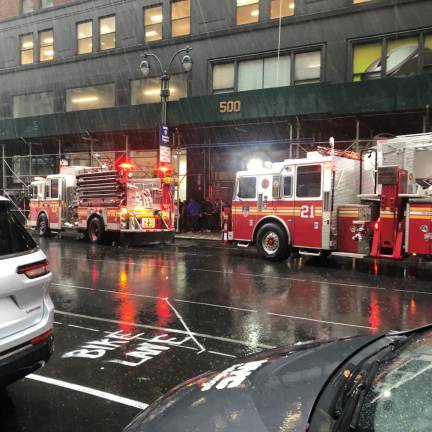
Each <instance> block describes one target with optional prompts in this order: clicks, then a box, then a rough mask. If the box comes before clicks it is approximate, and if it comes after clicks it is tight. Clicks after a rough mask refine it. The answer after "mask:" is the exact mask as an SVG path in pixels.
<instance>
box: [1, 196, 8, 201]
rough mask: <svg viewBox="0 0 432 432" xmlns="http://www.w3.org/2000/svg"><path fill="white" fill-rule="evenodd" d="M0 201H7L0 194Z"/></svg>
mask: <svg viewBox="0 0 432 432" xmlns="http://www.w3.org/2000/svg"><path fill="white" fill-rule="evenodd" d="M0 201H9V200H8V199H7V198H5V197H3V196H1V195H0Z"/></svg>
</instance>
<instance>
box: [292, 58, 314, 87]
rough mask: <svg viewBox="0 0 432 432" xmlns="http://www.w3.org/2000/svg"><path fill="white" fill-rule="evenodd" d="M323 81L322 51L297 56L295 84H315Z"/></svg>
mask: <svg viewBox="0 0 432 432" xmlns="http://www.w3.org/2000/svg"><path fill="white" fill-rule="evenodd" d="M320 80H321V51H312V52H305V53H300V54H296V55H295V72H294V83H295V84H303V83H313V82H320Z"/></svg>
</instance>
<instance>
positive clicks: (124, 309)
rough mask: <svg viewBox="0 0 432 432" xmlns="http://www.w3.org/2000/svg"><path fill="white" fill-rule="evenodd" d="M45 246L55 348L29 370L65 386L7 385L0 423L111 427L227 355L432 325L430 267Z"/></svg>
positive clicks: (188, 250) (193, 245) (198, 249)
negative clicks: (101, 394) (96, 393)
mask: <svg viewBox="0 0 432 432" xmlns="http://www.w3.org/2000/svg"><path fill="white" fill-rule="evenodd" d="M41 247H42V248H43V249H44V250H45V252H46V253H47V255H48V259H49V262H50V266H51V269H52V271H53V274H54V279H53V286H52V297H53V300H54V303H55V305H56V318H55V319H56V324H55V334H56V351H55V354H54V356H53V358H52V360H51V361H50V363H49V364H48V365H47V366H46V367H45V368H44V369H42V370H41V371H38V372H37V376H39V377H42V378H43V379H45V381H46V378H49V379H53V380H57V381H61V383H66V385H64V384H61V383H60V384H59V383H57V382H56V383H54V384H52V383H47V382H43V381H42V382H41V381H40V380H38V381H36V380H35V379H25V380H23V381H22V382H20V383H17V384H14V385H13V386H11V387H10V388H9V389H8V390H7V392H4V393H3V394H2V395H1V396H0V399H1V407H2V408H1V413H0V414H1V416H0V430H2V431H3V430H5V431H8V432H9V431H12V432H13V431H24V430H31V431H56V432H58V431H72V430H73V431H87V430H92V429H93V428H95V427H99V428H102V429H103V430H104V431H111V430H112V431H118V430H121V429H122V427H123V426H125V425H126V424H127V422H128V421H129V420H130V419H131V417H133V415H134V414H136V413H137V412H138V409H137V406H141V405H140V404H143V405H145V404H149V403H151V402H153V401H154V400H155V399H157V398H158V397H159V396H161V395H162V394H163V393H164V392H166V391H167V390H168V389H169V388H171V387H173V386H174V385H176V384H178V383H180V382H181V381H183V380H185V379H188V378H190V377H192V376H194V375H197V374H199V373H203V372H205V371H207V370H209V369H214V368H219V367H223V366H225V365H227V364H229V363H230V362H232V361H233V359H234V358H235V357H239V356H243V355H247V354H250V353H254V352H257V351H260V350H262V349H265V348H269V347H273V346H280V345H288V344H293V343H297V342H303V341H309V340H314V339H327V338H335V337H336V338H338V337H347V336H353V335H360V334H369V333H377V332H383V331H391V330H396V331H397V330H402V329H408V328H413V327H417V326H421V325H424V324H427V323H428V322H430V321H432V308H431V306H432V284H431V280H432V264H428V263H420V264H419V263H417V262H411V261H408V262H387V261H374V260H369V261H361V262H356V261H353V260H341V259H330V260H328V261H327V262H323V261H320V260H317V259H296V260H289V261H287V262H284V263H268V262H264V261H262V260H261V259H259V258H258V257H257V256H256V253H255V251H254V250H253V249H250V250H238V249H234V248H230V247H224V246H222V245H220V244H219V243H216V242H198V241H189V240H179V241H178V242H177V243H176V244H174V245H165V246H159V247H154V248H146V249H133V248H130V249H129V248H119V247H111V246H108V245H102V246H96V245H89V244H87V243H85V242H82V241H73V240H56V239H50V240H42V241H41ZM57 384H58V385H57ZM69 384H73V385H79V386H84V387H85V388H90V389H96V390H100V391H103V392H106V393H109V394H110V395H113V398H111V399H115V397H117V398H118V397H120V398H125V399H126V401H124V400H122V401H121V402H118V401H115V400H110V399H109V398H110V397H111V396H108V399H107V398H100V397H97V396H94V395H91V394H89V393H88V392H87V393H86V391H80V390H78V391H77V390H74V389H71V388H70V386H69V388H68V385H69ZM134 404H135V405H134ZM66 418H67V420H66Z"/></svg>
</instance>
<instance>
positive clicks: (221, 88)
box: [213, 63, 235, 93]
mask: <svg viewBox="0 0 432 432" xmlns="http://www.w3.org/2000/svg"><path fill="white" fill-rule="evenodd" d="M234 87H235V63H224V64H217V65H214V66H213V93H228V92H232V91H234Z"/></svg>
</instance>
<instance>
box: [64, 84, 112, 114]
mask: <svg viewBox="0 0 432 432" xmlns="http://www.w3.org/2000/svg"><path fill="white" fill-rule="evenodd" d="M108 85H112V86H114V105H113V106H112V107H105V108H88V109H80V110H70V111H68V109H67V108H68V107H67V97H68V91H70V90H78V89H85V88H91V87H100V86H108ZM63 97H64V112H66V113H69V112H82V111H89V110H93V109H97V110H101V109H110V108H116V107H117V106H118V105H117V84H116V82H115V81H111V82H105V83H99V84H89V85H85V86H75V87H68V88H65V89H64V91H63Z"/></svg>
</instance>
